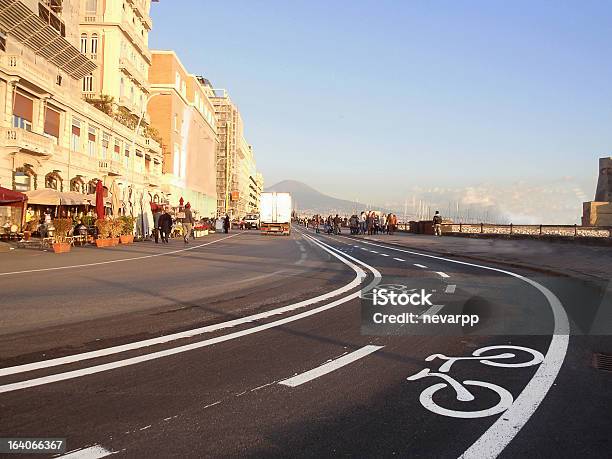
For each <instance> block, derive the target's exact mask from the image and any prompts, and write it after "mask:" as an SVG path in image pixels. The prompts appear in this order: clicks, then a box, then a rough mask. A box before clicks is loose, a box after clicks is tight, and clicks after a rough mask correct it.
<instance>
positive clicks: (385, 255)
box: [380, 253, 389, 257]
mask: <svg viewBox="0 0 612 459" xmlns="http://www.w3.org/2000/svg"><path fill="white" fill-rule="evenodd" d="M380 256H381V257H388V256H389V255H387V254H386V253H381V254H380Z"/></svg>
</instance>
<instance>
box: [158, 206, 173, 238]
mask: <svg viewBox="0 0 612 459" xmlns="http://www.w3.org/2000/svg"><path fill="white" fill-rule="evenodd" d="M159 231H160V233H161V238H162V242H165V243H166V244H168V243H169V242H170V241H169V240H168V236H170V232H171V231H172V216H171V215H170V213H169V212H168V209H167V208H165V209H164V212H163V213H162V214H161V215H160V216H159Z"/></svg>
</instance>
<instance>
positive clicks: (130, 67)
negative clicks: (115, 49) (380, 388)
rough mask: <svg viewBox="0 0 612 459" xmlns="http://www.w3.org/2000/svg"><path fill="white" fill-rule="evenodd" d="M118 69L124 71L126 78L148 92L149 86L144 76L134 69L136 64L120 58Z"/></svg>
mask: <svg viewBox="0 0 612 459" xmlns="http://www.w3.org/2000/svg"><path fill="white" fill-rule="evenodd" d="M119 68H120V69H121V70H122V71H124V72H125V73H126V74H127V75H128V77H130V78H131V79H132V80H134V81H135V82H136V84H137V85H138V86H140V87H141V88H142V89H143V90H145V91H146V92H150V86H149V83H148V79H147V77H146V75H145V74H144V73H142V72H141V71H140V70H139V69H138V67H136V64H134V63H133V62H132V61H131V60H130V59H128V58H126V57H123V56H122V57H120V58H119Z"/></svg>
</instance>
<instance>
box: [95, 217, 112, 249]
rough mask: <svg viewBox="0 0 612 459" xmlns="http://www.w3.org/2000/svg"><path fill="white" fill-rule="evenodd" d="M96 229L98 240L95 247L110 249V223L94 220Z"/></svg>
mask: <svg viewBox="0 0 612 459" xmlns="http://www.w3.org/2000/svg"><path fill="white" fill-rule="evenodd" d="M96 228H98V238H97V239H96V246H97V247H110V245H111V240H110V237H109V236H110V221H109V220H106V219H103V218H99V219H97V220H96Z"/></svg>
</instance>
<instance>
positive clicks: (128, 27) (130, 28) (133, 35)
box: [120, 18, 151, 63]
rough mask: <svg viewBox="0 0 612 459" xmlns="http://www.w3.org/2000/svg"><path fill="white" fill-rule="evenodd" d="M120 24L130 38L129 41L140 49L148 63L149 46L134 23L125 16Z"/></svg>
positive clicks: (149, 58) (149, 56)
mask: <svg viewBox="0 0 612 459" xmlns="http://www.w3.org/2000/svg"><path fill="white" fill-rule="evenodd" d="M120 26H121V28H122V29H123V31H124V32H125V33H126V35H127V36H128V38H129V39H130V41H131V42H132V43H133V44H134V46H136V47H137V48H138V49H139V50H140V52H141V53H142V55H143V56H144V58H145V59H146V60H147V62H149V63H150V62H151V51H149V47H148V46H147V44H146V43H145V39H144V37H143V36H142V35H141V34H140V33H138V31H137V30H136V28H135V27H134V25H133V24H132V23H131V22H129V21H128V20H127V19H126V18H124V19H123V20H122V21H121V24H120Z"/></svg>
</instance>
